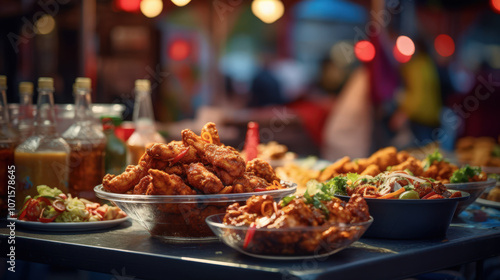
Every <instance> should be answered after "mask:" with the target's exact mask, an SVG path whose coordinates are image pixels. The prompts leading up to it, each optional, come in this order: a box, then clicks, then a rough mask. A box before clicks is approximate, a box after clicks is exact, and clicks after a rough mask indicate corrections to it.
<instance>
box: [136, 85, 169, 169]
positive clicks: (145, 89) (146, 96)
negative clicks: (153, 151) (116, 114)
mask: <svg viewBox="0 0 500 280" xmlns="http://www.w3.org/2000/svg"><path fill="white" fill-rule="evenodd" d="M133 121H134V126H135V130H134V133H132V135H130V138H129V139H128V140H127V150H128V151H127V164H133V165H136V164H137V163H138V162H139V159H140V158H141V156H142V155H143V154H144V152H145V151H146V148H147V147H148V146H149V145H151V144H153V143H165V142H166V141H165V138H163V136H161V135H160V133H158V131H157V130H156V126H155V119H154V113H153V105H152V103H151V84H150V82H149V80H136V81H135V103H134V115H133Z"/></svg>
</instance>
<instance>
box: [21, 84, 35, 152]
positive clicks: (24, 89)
mask: <svg viewBox="0 0 500 280" xmlns="http://www.w3.org/2000/svg"><path fill="white" fill-rule="evenodd" d="M19 98H20V101H19V123H18V131H19V137H20V140H21V142H23V141H24V140H26V139H27V138H28V137H29V136H31V134H33V129H34V118H33V111H34V110H33V109H34V106H33V83H31V82H20V83H19Z"/></svg>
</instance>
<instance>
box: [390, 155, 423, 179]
mask: <svg viewBox="0 0 500 280" xmlns="http://www.w3.org/2000/svg"><path fill="white" fill-rule="evenodd" d="M404 170H409V171H410V172H411V173H413V175H415V176H421V175H422V174H423V173H424V169H423V168H422V166H421V163H420V161H419V160H418V159H416V158H414V157H409V158H408V159H406V161H404V162H402V163H400V164H398V165H395V166H392V167H391V171H404Z"/></svg>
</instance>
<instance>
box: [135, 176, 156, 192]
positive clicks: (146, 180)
mask: <svg viewBox="0 0 500 280" xmlns="http://www.w3.org/2000/svg"><path fill="white" fill-rule="evenodd" d="M152 180H153V177H151V175H146V176H144V177H142V179H141V180H140V181H139V183H138V184H137V185H135V187H134V191H133V192H132V193H133V194H146V191H147V190H148V188H149V184H151V181H152Z"/></svg>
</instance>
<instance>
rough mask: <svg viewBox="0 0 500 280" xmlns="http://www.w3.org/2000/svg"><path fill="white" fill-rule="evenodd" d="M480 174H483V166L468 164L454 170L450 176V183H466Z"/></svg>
mask: <svg viewBox="0 0 500 280" xmlns="http://www.w3.org/2000/svg"><path fill="white" fill-rule="evenodd" d="M479 174H481V167H471V166H469V165H466V166H464V167H462V168H460V169H458V170H456V171H455V172H453V175H451V178H450V183H466V182H469V180H470V179H471V178H472V177H474V176H476V175H479Z"/></svg>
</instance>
